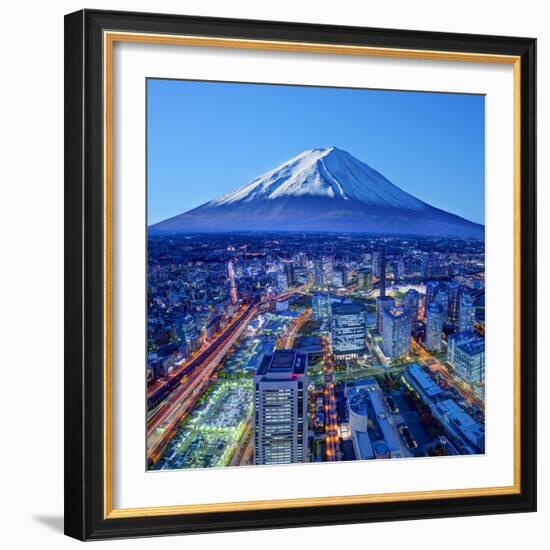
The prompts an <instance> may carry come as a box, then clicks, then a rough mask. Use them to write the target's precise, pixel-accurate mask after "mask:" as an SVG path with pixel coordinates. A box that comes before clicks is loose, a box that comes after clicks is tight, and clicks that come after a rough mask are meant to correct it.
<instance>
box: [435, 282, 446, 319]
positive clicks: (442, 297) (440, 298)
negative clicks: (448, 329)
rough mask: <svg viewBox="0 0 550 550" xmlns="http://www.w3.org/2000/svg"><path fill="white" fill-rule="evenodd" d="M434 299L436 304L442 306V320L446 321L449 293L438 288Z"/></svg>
mask: <svg viewBox="0 0 550 550" xmlns="http://www.w3.org/2000/svg"><path fill="white" fill-rule="evenodd" d="M435 301H436V302H437V303H438V304H441V307H442V308H443V322H444V323H446V322H447V319H448V317H449V294H448V293H447V291H446V290H443V289H441V287H440V288H439V290H438V291H437V296H436V297H435Z"/></svg>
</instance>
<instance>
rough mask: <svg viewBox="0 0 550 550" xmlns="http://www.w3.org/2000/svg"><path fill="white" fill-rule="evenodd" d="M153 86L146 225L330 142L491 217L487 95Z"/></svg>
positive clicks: (416, 191)
mask: <svg viewBox="0 0 550 550" xmlns="http://www.w3.org/2000/svg"><path fill="white" fill-rule="evenodd" d="M147 90H148V112H147V113H148V114H147V124H148V142H147V145H148V162H147V166H148V174H147V177H148V224H149V225H150V224H153V223H156V222H159V221H161V220H164V219H166V218H169V217H171V216H174V215H176V214H179V213H181V212H183V211H186V210H189V209H191V208H194V207H197V206H199V205H201V204H203V203H205V202H208V201H209V200H212V199H214V198H216V197H217V196H219V195H223V194H224V193H226V192H229V191H231V190H232V189H235V188H238V187H241V186H242V185H245V184H246V183H248V182H251V181H253V180H254V178H256V177H258V176H259V175H261V174H262V173H264V172H266V171H267V170H269V169H271V168H273V167H274V166H276V165H278V164H280V163H282V162H284V161H285V159H288V158H290V157H292V156H294V155H296V154H298V153H299V152H300V151H303V150H305V149H310V148H316V147H330V146H337V147H339V148H341V149H345V150H347V151H349V152H350V153H351V154H352V155H355V156H356V157H358V158H360V159H362V160H364V161H366V162H367V163H368V164H369V165H371V166H372V167H373V168H375V169H376V170H378V171H379V172H381V173H383V174H384V175H386V177H388V178H389V179H390V181H392V182H393V183H394V184H396V185H398V186H399V187H401V188H402V189H404V190H405V191H407V192H409V193H412V194H413V195H415V196H418V197H419V198H420V199H421V200H424V201H426V202H428V203H430V204H433V205H434V206H435V207H437V208H442V209H444V210H447V211H449V212H452V213H454V214H457V215H459V216H462V217H464V218H466V219H468V220H471V221H475V222H476V223H481V224H483V223H484V185H483V182H484V156H485V151H484V119H485V114H484V111H485V108H484V97H483V96H477V95H468V94H445V93H432V92H404V91H386V90H366V89H348V88H324V87H319V88H317V87H305V86H283V85H260V84H235V83H217V82H195V81H179V80H156V79H148V81H147ZM253 136H261V139H257V138H253ZM396 151H399V158H400V161H399V162H397V163H396V162H395V153H396ZM442 182H443V183H442Z"/></svg>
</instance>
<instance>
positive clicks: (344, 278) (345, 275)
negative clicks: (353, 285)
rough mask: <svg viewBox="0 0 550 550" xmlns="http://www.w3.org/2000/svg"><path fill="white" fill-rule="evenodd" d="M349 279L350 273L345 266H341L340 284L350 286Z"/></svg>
mask: <svg viewBox="0 0 550 550" xmlns="http://www.w3.org/2000/svg"><path fill="white" fill-rule="evenodd" d="M350 279H351V273H350V270H349V268H348V267H347V266H346V265H344V266H342V284H343V285H344V286H348V285H349V284H350Z"/></svg>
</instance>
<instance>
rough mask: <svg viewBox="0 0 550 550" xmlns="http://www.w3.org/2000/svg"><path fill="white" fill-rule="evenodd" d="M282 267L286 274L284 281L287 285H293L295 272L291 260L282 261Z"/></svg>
mask: <svg viewBox="0 0 550 550" xmlns="http://www.w3.org/2000/svg"><path fill="white" fill-rule="evenodd" d="M283 265H284V269H285V275H286V282H287V284H288V286H294V285H295V284H296V273H295V272H294V263H293V262H284V263H283Z"/></svg>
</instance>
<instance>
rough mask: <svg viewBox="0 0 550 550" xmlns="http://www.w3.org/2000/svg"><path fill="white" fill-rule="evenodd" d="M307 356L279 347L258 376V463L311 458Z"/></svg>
mask: <svg viewBox="0 0 550 550" xmlns="http://www.w3.org/2000/svg"><path fill="white" fill-rule="evenodd" d="M306 367H307V355H306V354H302V353H299V352H297V351H294V350H277V351H275V352H274V353H273V354H271V355H266V356H265V357H264V358H263V360H262V362H261V364H260V367H259V368H258V370H257V372H256V374H255V375H254V463H255V464H294V463H297V462H306V460H307V380H306Z"/></svg>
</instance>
